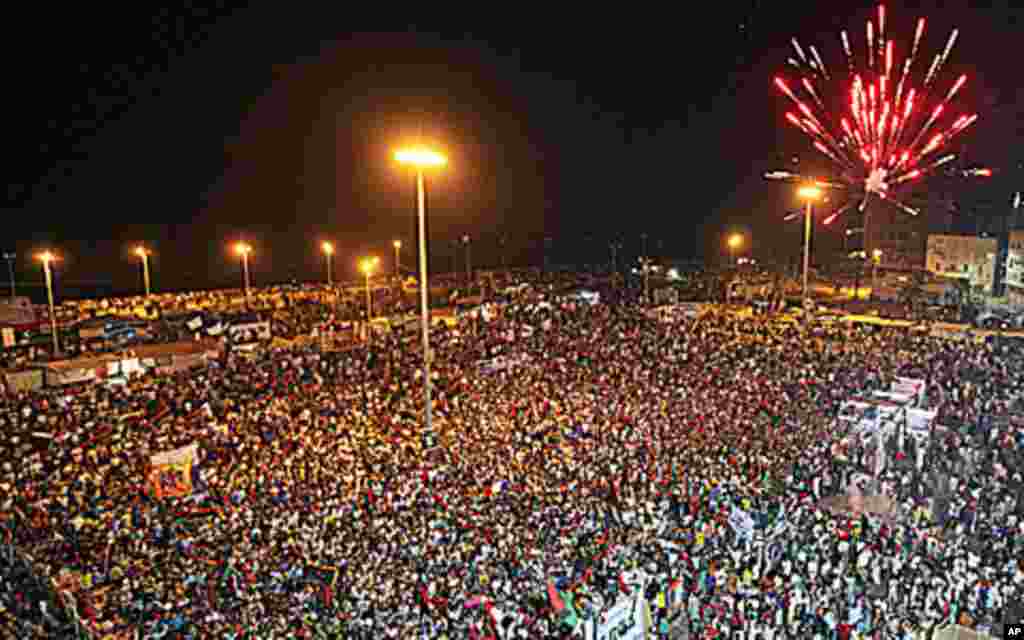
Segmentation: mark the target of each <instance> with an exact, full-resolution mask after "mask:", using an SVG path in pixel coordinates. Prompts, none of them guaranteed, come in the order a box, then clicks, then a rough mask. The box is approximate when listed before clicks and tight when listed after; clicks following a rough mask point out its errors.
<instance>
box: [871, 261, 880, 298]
mask: <svg viewBox="0 0 1024 640" xmlns="http://www.w3.org/2000/svg"><path fill="white" fill-rule="evenodd" d="M881 262H882V250H881V249H875V250H874V251H872V252H871V297H872V298H873V297H875V292H876V291H877V290H878V265H879V263H881Z"/></svg>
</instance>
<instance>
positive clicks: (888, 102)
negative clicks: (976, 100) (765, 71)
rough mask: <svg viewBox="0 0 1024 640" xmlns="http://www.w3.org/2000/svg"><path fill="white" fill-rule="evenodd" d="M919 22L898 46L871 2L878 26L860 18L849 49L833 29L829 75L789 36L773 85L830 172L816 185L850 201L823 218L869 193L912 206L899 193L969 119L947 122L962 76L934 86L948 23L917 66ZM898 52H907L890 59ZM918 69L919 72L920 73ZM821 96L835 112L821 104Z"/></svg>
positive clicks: (776, 174)
mask: <svg viewBox="0 0 1024 640" xmlns="http://www.w3.org/2000/svg"><path fill="white" fill-rule="evenodd" d="M925 26H926V22H925V19H924V18H920V19H919V20H918V22H917V29H916V30H915V32H914V39H913V42H912V43H911V44H910V45H909V46H905V47H904V46H901V45H900V44H899V43H897V42H895V41H894V40H892V39H887V35H886V14H885V7H884V6H879V7H878V16H877V24H876V20H875V19H874V18H872V19H871V20H868V22H867V30H866V36H867V46H866V50H865V52H864V54H863V55H858V54H857V53H856V51H855V49H854V48H853V47H852V46H851V44H850V42H851V37H850V35H849V34H848V33H847V32H846V31H843V32H842V33H840V40H841V42H842V48H843V52H844V54H845V62H846V65H845V66H846V70H845V71H844V72H842V73H835V74H834V73H833V72H831V71H830V70H829V69H828V67H827V66H826V64H825V62H824V60H823V59H822V57H821V55H820V54H819V53H818V50H817V49H816V48H815V47H814V46H809V47H807V48H805V47H803V46H802V45H801V44H800V42H799V41H798V40H797V39H796V38H793V40H792V44H793V50H794V51H795V53H796V56H795V57H791V58H789V66H790V68H791V72H792V77H788V78H787V77H782V76H778V77H776V78H775V86H776V88H778V90H779V91H780V92H782V94H783V95H785V96H786V97H787V98H788V99H789V100H790V101H792V104H793V106H794V109H793V110H792V111H790V112H788V113H787V114H786V120H787V121H788V122H789V123H790V124H791V125H792V126H794V127H796V128H797V129H799V130H800V131H802V132H803V133H805V134H807V136H808V137H809V138H810V139H811V142H812V144H813V146H814V148H815V149H816V150H817V151H818V152H819V153H821V154H822V155H824V156H826V157H827V158H828V159H829V160H830V161H831V162H832V163H833V164H834V165H835V166H836V167H837V169H838V170H839V175H840V176H841V177H840V178H839V179H838V180H835V181H831V182H825V181H820V180H812V181H814V182H818V183H819V185H820V186H825V187H830V188H835V189H842V190H845V191H848V192H849V193H850V196H851V201H850V203H848V204H847V205H845V206H843V207H840V209H839V210H838V211H837V212H836V213H834V214H832V215H831V216H829V218H828V219H827V220H826V223H831V222H832V221H833V220H835V219H836V218H837V217H838V216H839V215H840V214H841V213H843V212H844V211H847V210H849V209H851V208H852V205H853V204H856V205H857V210H858V211H861V212H863V211H864V210H865V209H866V208H867V206H868V204H869V203H870V201H871V199H872V197H874V198H877V199H878V200H884V201H886V202H888V203H890V204H892V205H894V206H896V207H898V208H899V209H901V210H903V211H904V212H906V213H908V214H911V215H917V214H918V211H917V210H916V209H914V208H912V207H910V206H908V205H907V204H905V203H904V202H902V201H901V200H900V199H899V197H898V193H897V191H898V189H899V188H900V187H903V186H906V185H908V184H909V183H911V182H912V181H914V180H918V179H921V178H924V177H927V176H929V175H930V174H932V173H934V172H935V171H936V170H937V169H939V168H940V167H943V166H944V165H947V164H948V163H950V162H952V161H953V160H954V159H955V158H956V155H955V154H953V153H948V152H946V150H947V149H948V147H949V144H950V142H951V141H952V140H953V139H955V138H956V137H957V136H959V135H960V134H961V133H963V132H964V131H965V130H966V129H968V128H969V127H970V126H971V125H973V124H974V123H975V122H976V121H977V120H978V115H977V114H969V113H964V114H962V115H959V116H958V117H956V119H951V117H950V116H949V115H948V114H947V111H953V110H954V109H955V108H956V103H955V102H954V99H955V98H956V97H957V95H958V94H959V93H960V91H961V90H962V89H963V88H964V86H965V85H966V84H967V76H966V75H962V76H960V77H958V78H956V79H955V80H953V81H952V82H951V83H950V84H949V85H948V88H945V89H943V88H940V86H939V85H940V78H941V75H942V70H943V69H944V68H945V66H946V62H947V60H948V59H949V56H950V53H951V52H952V51H953V46H954V45H955V44H956V41H957V37H958V36H959V33H960V32H959V30H958V29H954V30H953V31H952V32H951V33H950V35H949V37H948V38H947V39H946V41H945V46H944V47H943V48H942V49H941V50H940V51H939V52H938V53H937V54H936V55H935V57H934V58H931V59H930V62H928V63H927V65H928V66H927V67H926V66H925V64H926V63H919V53H920V48H921V43H922V40H923V38H924V36H925ZM900 49H904V50H905V54H906V57H905V58H903V59H899V58H898V57H897V56H898V55H899V54H900V51H899V50H900ZM922 73H923V75H922ZM830 102H834V103H835V108H830V106H829V104H828V103H830ZM961 174H962V175H964V176H966V177H982V176H990V175H991V174H992V172H991V171H990V170H988V169H972V170H968V171H962V172H961ZM765 177H767V178H769V179H773V180H792V181H797V180H807V178H805V177H804V176H800V175H798V174H795V173H791V172H788V171H773V172H770V173H767V174H765Z"/></svg>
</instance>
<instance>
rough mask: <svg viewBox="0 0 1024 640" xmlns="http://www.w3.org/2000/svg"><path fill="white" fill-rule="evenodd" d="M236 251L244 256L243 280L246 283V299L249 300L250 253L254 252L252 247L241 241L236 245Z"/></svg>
mask: <svg viewBox="0 0 1024 640" xmlns="http://www.w3.org/2000/svg"><path fill="white" fill-rule="evenodd" d="M235 253H237V254H238V255H239V256H241V257H242V278H243V280H242V282H243V284H244V285H245V300H246V302H248V300H249V254H250V253H252V247H250V246H249V245H247V244H245V243H244V242H239V243H238V244H236V245H235Z"/></svg>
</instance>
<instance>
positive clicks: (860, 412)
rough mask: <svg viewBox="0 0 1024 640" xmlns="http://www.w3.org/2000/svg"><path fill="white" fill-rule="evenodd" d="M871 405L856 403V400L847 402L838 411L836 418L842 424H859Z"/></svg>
mask: <svg viewBox="0 0 1024 640" xmlns="http://www.w3.org/2000/svg"><path fill="white" fill-rule="evenodd" d="M872 406H873V405H871V404H869V403H867V402H858V401H857V400H848V401H846V402H844V403H843V406H842V407H841V408H840V409H839V415H838V416H837V417H838V418H839V419H840V420H842V421H844V422H860V421H861V420H862V419H863V418H864V414H865V413H866V412H867V410H868V409H869V408H871V407H872Z"/></svg>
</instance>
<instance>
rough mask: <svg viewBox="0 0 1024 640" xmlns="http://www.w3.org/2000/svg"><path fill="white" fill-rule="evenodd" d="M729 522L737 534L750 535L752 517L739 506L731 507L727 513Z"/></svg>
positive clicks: (752, 528)
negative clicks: (730, 511)
mask: <svg viewBox="0 0 1024 640" xmlns="http://www.w3.org/2000/svg"><path fill="white" fill-rule="evenodd" d="M729 524H730V525H732V528H733V530H734V531H735V532H736V533H737V535H741V536H743V537H745V538H749V537H751V536H752V535H753V533H754V519H753V518H751V517H750V514H749V513H747V512H746V511H744V510H743V509H740V508H739V507H733V508H732V513H730V514H729Z"/></svg>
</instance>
